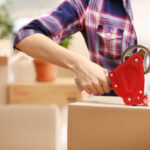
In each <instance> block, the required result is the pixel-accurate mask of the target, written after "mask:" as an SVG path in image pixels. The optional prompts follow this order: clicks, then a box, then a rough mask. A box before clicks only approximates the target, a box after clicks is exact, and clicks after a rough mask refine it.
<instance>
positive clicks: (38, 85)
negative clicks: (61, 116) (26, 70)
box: [9, 78, 87, 105]
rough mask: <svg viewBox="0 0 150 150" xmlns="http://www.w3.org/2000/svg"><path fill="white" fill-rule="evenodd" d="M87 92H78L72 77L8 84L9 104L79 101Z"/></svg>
mask: <svg viewBox="0 0 150 150" xmlns="http://www.w3.org/2000/svg"><path fill="white" fill-rule="evenodd" d="M86 97H87V94H85V93H81V92H79V90H78V89H77V87H76V85H75V83H74V79H73V78H59V79H57V80H56V81H55V82H52V83H48V82H46V83H44V82H32V83H13V84H11V85H10V86H9V104H40V105H41V104H42V105H50V104H58V105H67V104H68V103H72V102H77V101H81V100H82V99H84V98H86Z"/></svg>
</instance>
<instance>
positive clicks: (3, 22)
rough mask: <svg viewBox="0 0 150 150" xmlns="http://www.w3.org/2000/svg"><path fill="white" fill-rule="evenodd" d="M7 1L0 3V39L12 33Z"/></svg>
mask: <svg viewBox="0 0 150 150" xmlns="http://www.w3.org/2000/svg"><path fill="white" fill-rule="evenodd" d="M8 6H10V3H9V2H8V1H6V2H4V3H2V4H1V5H0V39H2V38H5V37H7V36H8V35H10V33H12V30H13V22H12V19H11V17H10V13H9V7H8Z"/></svg>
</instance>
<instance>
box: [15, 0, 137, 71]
mask: <svg viewBox="0 0 150 150" xmlns="http://www.w3.org/2000/svg"><path fill="white" fill-rule="evenodd" d="M132 19H133V17H132V11H131V6H130V0H65V1H63V2H62V3H61V4H60V5H59V6H58V7H57V8H56V9H55V10H53V11H51V12H48V13H47V14H44V15H42V16H40V17H38V18H36V19H34V20H33V21H31V22H30V23H29V24H28V25H26V26H24V27H23V28H21V29H20V30H19V31H18V33H17V35H16V38H15V41H14V48H15V45H16V44H17V43H18V42H19V41H21V40H22V39H24V38H25V37H27V36H29V35H32V34H35V33H41V34H44V35H46V36H47V37H49V38H51V39H52V40H54V41H55V42H56V43H60V42H61V41H62V40H64V39H65V38H66V37H68V36H70V35H72V34H73V33H75V32H77V31H80V32H81V33H82V35H83V37H84V39H85V42H86V44H87V47H88V49H89V52H90V57H91V60H92V61H93V62H95V63H97V64H99V65H101V66H102V67H104V68H106V69H108V70H109V71H111V70H112V69H114V68H116V67H117V66H118V65H119V64H120V63H121V54H122V52H123V51H124V50H125V49H126V48H128V47H129V46H132V45H135V44H136V43H137V38H136V33H135V30H134V27H133V24H132Z"/></svg>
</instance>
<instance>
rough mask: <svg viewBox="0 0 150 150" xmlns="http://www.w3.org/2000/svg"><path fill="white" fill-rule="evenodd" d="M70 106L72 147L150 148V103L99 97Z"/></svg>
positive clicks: (85, 149)
mask: <svg viewBox="0 0 150 150" xmlns="http://www.w3.org/2000/svg"><path fill="white" fill-rule="evenodd" d="M89 100H90V102H80V103H75V104H72V105H70V106H69V119H68V150H149V149H150V107H142V106H138V107H137V106H126V105H124V104H123V101H122V99H121V98H118V97H102V96H101V97H95V98H92V99H89Z"/></svg>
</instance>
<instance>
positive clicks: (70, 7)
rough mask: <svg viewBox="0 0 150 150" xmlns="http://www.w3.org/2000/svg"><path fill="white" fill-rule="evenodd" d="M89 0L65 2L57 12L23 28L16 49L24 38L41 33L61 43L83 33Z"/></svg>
mask: <svg viewBox="0 0 150 150" xmlns="http://www.w3.org/2000/svg"><path fill="white" fill-rule="evenodd" d="M87 6H88V0H65V1H63V2H62V3H61V4H60V5H59V6H58V7H57V8H56V9H55V10H53V11H51V12H48V13H47V14H44V15H42V16H40V17H38V18H35V19H34V20H32V21H31V22H30V23H29V24H27V25H25V26H24V27H22V28H21V29H20V30H19V31H18V32H17V35H16V37H15V40H14V45H13V46H14V48H15V46H16V44H17V43H19V42H20V41H21V40H23V39H24V38H26V37H28V36H30V35H32V34H36V33H41V34H44V35H46V36H47V37H49V38H51V39H52V40H53V41H55V42H56V43H60V42H61V41H62V40H63V39H65V38H66V37H68V36H69V35H71V34H73V33H75V32H77V31H81V30H82V28H83V20H84V13H85V10H86V9H87Z"/></svg>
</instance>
